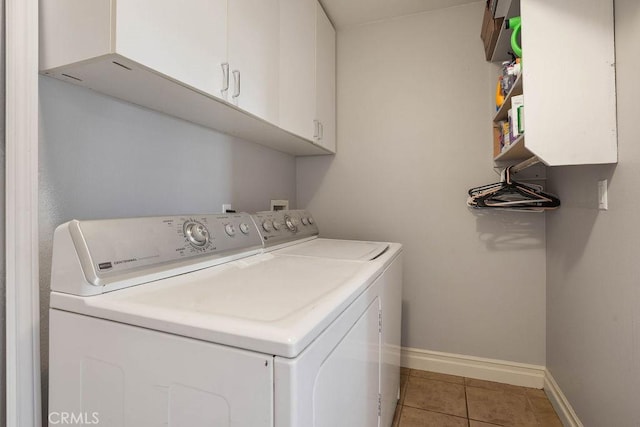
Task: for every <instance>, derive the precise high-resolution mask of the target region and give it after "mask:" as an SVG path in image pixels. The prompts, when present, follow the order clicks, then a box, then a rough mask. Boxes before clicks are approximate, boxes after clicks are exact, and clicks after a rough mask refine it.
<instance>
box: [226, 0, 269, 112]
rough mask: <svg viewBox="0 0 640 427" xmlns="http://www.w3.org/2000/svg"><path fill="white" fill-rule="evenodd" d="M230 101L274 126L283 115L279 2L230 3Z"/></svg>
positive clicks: (250, 0) (237, 0)
mask: <svg viewBox="0 0 640 427" xmlns="http://www.w3.org/2000/svg"><path fill="white" fill-rule="evenodd" d="M228 7H229V12H228V29H229V33H228V42H229V48H228V52H229V66H230V70H231V71H230V73H231V81H230V88H229V100H230V101H231V102H233V104H234V105H237V106H238V107H240V108H242V109H243V110H246V111H248V112H250V113H252V114H255V115H256V116H258V117H261V118H262V119H264V120H267V121H268V122H270V123H274V124H277V123H278V116H279V103H278V97H279V93H278V92H279V76H278V73H279V59H280V57H279V55H280V51H279V40H280V29H279V24H280V12H279V4H278V0H230V1H229V3H228Z"/></svg>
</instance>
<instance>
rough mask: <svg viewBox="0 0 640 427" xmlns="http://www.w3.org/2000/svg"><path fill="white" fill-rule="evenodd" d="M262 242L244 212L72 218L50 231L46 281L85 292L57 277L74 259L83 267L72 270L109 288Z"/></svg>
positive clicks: (248, 250) (252, 249)
mask: <svg viewBox="0 0 640 427" xmlns="http://www.w3.org/2000/svg"><path fill="white" fill-rule="evenodd" d="M261 248H262V237H261V236H260V234H259V233H258V230H257V229H256V227H255V224H254V222H253V221H252V219H251V216H250V215H249V214H246V213H229V214H217V215H216V214H213V215H181V216H167V217H143V218H122V219H108V220H94V221H77V220H73V221H70V222H68V223H65V224H63V225H61V226H60V227H58V228H57V229H56V232H55V235H54V248H53V255H54V257H53V265H52V273H51V276H52V277H51V281H52V282H51V287H52V290H54V291H60V292H67V293H74V294H76V295H86V294H87V293H86V292H84V291H83V292H78V293H75V292H73V291H72V290H70V289H69V288H73V285H70V284H69V283H67V282H68V281H69V280H67V279H65V280H62V279H60V278H61V277H63V276H64V274H63V273H65V272H67V273H68V272H69V271H70V270H72V269H74V268H75V267H74V260H75V265H78V267H80V269H81V273H82V274H81V275H76V276H80V277H82V276H84V279H85V281H86V284H87V285H92V286H94V287H104V286H108V285H113V286H110V287H109V289H108V290H112V288H118V289H119V288H122V287H127V286H133V285H135V284H140V283H145V282H148V281H150V280H157V279H158V278H163V277H169V276H171V275H176V274H181V273H185V272H188V271H193V270H197V269H201V268H204V267H207V266H210V265H215V264H216V263H220V262H224V261H225V260H229V259H230V257H234V256H235V258H239V257H241V256H248V255H251V254H253V253H257V252H259V251H260V249H261ZM235 258H234V259H235ZM217 260H218V261H217ZM216 261H217V262H216ZM71 281H73V280H71ZM75 281H78V280H75ZM103 291H104V290H98V291H96V292H94V293H102V292H103Z"/></svg>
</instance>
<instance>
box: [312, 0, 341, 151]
mask: <svg viewBox="0 0 640 427" xmlns="http://www.w3.org/2000/svg"><path fill="white" fill-rule="evenodd" d="M316 7H317V13H316V120H317V126H318V130H317V131H316V134H317V135H318V136H317V138H316V140H317V142H318V144H319V145H321V146H323V147H324V148H326V149H328V150H330V151H331V152H335V151H336V32H335V30H334V29H333V25H331V21H329V18H327V15H326V14H325V13H324V10H323V9H322V6H320V4H319V3H318V4H317V6H316Z"/></svg>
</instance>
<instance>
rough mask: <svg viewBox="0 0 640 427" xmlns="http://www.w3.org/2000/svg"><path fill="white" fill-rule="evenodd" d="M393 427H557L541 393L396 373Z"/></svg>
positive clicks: (414, 371)
mask: <svg viewBox="0 0 640 427" xmlns="http://www.w3.org/2000/svg"><path fill="white" fill-rule="evenodd" d="M400 378H401V381H400V384H401V388H400V401H399V402H398V406H397V407H396V413H395V417H394V420H393V427H431V426H433V427H495V426H507V427H540V426H543V427H562V423H561V422H560V419H559V418H558V415H557V414H556V413H555V411H554V409H553V406H551V402H549V399H547V396H546V395H545V393H544V391H542V390H538V389H535V388H526V387H517V386H513V385H508V384H501V383H494V382H491V381H482V380H474V379H472V378H463V377H457V376H455V375H445V374H437V373H435V372H427V371H419V370H417V369H407V368H402V370H401V376H400Z"/></svg>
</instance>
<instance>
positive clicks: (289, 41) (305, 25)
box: [280, 0, 316, 139]
mask: <svg viewBox="0 0 640 427" xmlns="http://www.w3.org/2000/svg"><path fill="white" fill-rule="evenodd" d="M315 28H316V0H280V127H282V128H283V129H285V130H288V131H289V132H292V133H294V134H296V135H300V136H302V137H303V138H307V139H313V138H314V132H316V125H315V119H316V31H315Z"/></svg>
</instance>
